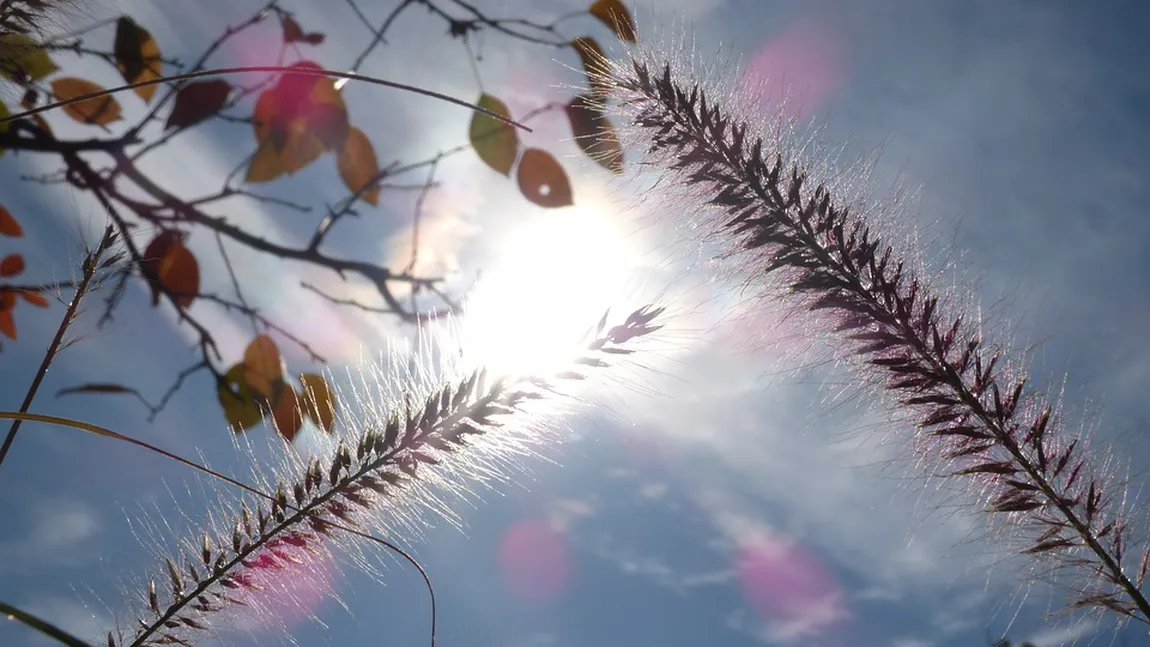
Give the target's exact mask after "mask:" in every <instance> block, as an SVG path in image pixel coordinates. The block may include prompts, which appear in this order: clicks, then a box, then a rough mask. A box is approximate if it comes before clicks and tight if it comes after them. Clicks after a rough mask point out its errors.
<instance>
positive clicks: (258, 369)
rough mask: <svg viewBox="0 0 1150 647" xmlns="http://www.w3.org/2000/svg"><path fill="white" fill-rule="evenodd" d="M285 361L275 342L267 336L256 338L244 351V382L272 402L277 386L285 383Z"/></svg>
mask: <svg viewBox="0 0 1150 647" xmlns="http://www.w3.org/2000/svg"><path fill="white" fill-rule="evenodd" d="M283 376H284V361H283V357H281V356H280V349H279V347H278V346H276V343H275V340H273V339H272V338H271V337H268V336H267V335H256V338H255V339H253V340H252V341H251V343H249V344H248V347H247V348H246V349H244V380H245V381H246V382H247V384H248V386H250V387H251V389H252V390H253V391H255V392H256V393H259V394H260V395H262V396H264V397H265V398H267V399H268V401H269V402H270V401H271V398H272V396H273V395H275V390H276V388H277V385H279V384H282V383H283V379H284V377H283Z"/></svg>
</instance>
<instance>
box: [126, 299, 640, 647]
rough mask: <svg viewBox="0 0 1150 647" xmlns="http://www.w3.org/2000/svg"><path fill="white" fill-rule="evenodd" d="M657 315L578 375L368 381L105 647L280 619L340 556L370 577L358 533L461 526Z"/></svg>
mask: <svg viewBox="0 0 1150 647" xmlns="http://www.w3.org/2000/svg"><path fill="white" fill-rule="evenodd" d="M661 314H662V309H661V308H655V307H644V308H640V309H638V310H636V311H634V312H632V313H631V314H630V315H628V316H627V317H625V318H623V320H622V321H620V322H618V323H613V322H612V321H611V320H610V319H609V318H608V316H607V315H604V317H603V319H601V320H600V321H599V323H598V325H597V326H595V327H594V329H593V331H592V333H591V334H590V335H589V337H588V339H587V340H586V341H585V342H584V343H583V345H582V351H581V352H580V353H579V354H578V356H577V357H574V358H573V360H572V362H571V364H570V366H568V367H566V368H564V369H563V370H561V371H559V372H555V373H551V374H544V375H495V374H492V373H489V372H488V371H486V370H485V369H483V368H482V367H467V366H462V365H460V364H458V363H456V362H455V361H454V360H453V359H452V358H449V357H444V356H442V355H441V356H440V361H439V362H438V364H439V365H438V366H436V367H434V368H432V367H430V365H429V364H428V363H427V360H426V358H420V360H418V361H417V362H416V363H415V364H414V365H412V364H409V363H402V365H403V366H405V368H404V369H403V370H402V373H401V372H396V373H395V374H390V375H388V376H387V377H386V379H384V383H383V384H374V385H372V384H370V383H369V382H367V381H364V382H363V383H362V384H361V385H360V386H359V387H357V388H356V389H354V391H353V393H352V396H353V400H354V401H353V402H348V401H346V399H345V402H344V403H343V405H344V406H343V407H342V408H343V409H344V410H347V409H359V411H361V413H360V414H359V415H357V416H345V417H344V419H342V420H341V421H340V422H339V424H338V425H337V426H338V427H339V429H340V431H339V432H338V435H337V437H336V439H335V440H334V441H333V442H332V446H331V447H330V449H328V450H326V451H323V452H320V454H319V455H317V456H312V457H301V458H296V459H292V458H290V457H289V458H288V459H286V460H285V464H284V465H283V466H282V467H281V469H280V470H278V472H279V473H278V476H274V477H270V478H268V479H267V480H265V481H264V482H262V483H258V484H257V488H258V489H259V490H260V491H262V492H264V493H266V494H267V495H268V496H267V497H261V496H256V495H254V494H251V493H248V494H245V495H244V496H243V497H242V498H241V499H239V502H238V503H232V504H230V505H228V504H222V507H221V509H219V510H215V511H213V513H212V515H211V516H212V523H211V524H210V525H209V526H208V527H207V528H206V529H205V530H204V531H203V532H198V533H196V534H195V535H194V536H191V537H185V538H184V539H183V540H181V541H180V542H179V544H178V548H177V549H176V550H175V551H174V552H172V553H170V554H169V555H168V556H166V557H164V558H163V559H162V563H161V565H160V567H159V568H158V569H157V571H156V572H154V573H153V574H152V575H151V576H150V577H149V578H148V579H147V580H146V582H145V583H144V585H143V586H142V587H141V590H142V592H140V593H137V595H136V597H137V598H138V599H139V600H140V603H139V604H138V605H137V608H136V610H135V611H134V614H133V615H132V616H131V617H130V618H128V619H126V620H125V621H124V622H123V623H122V624H121V626H120V627H119V628H117V629H116V630H114V631H112V632H110V633H109V634H108V635H107V643H108V645H110V646H112V647H121V646H125V645H132V646H133V647H142V646H144V645H165V644H194V643H195V642H196V641H197V638H198V637H203V636H207V635H211V634H212V633H214V632H216V631H218V630H220V629H222V628H226V627H229V626H234V621H235V619H236V618H237V615H236V612H237V610H242V614H243V615H244V616H247V617H256V618H260V617H268V616H274V615H275V611H276V608H277V607H279V606H282V605H283V604H285V603H292V602H293V601H294V600H293V598H294V597H295V596H296V595H297V594H296V592H295V591H294V589H293V586H294V585H295V584H296V582H294V581H293V578H297V579H298V578H299V577H300V576H301V575H303V576H307V577H313V578H314V577H316V576H317V574H319V573H320V569H322V568H329V566H330V565H331V564H332V562H333V560H335V559H336V558H337V557H339V556H343V557H348V558H350V560H351V562H352V563H353V564H355V565H356V566H357V567H358V568H363V567H367V568H369V569H371V568H372V567H371V566H370V564H369V563H368V562H369V561H370V560H368V559H365V552H364V551H365V550H366V549H367V548H368V547H369V546H368V545H367V544H366V543H365V541H366V540H365V539H363V538H362V537H361V536H357V535H356V534H355V533H365V534H372V533H375V534H378V535H379V536H381V537H383V538H387V539H389V540H390V539H393V538H397V537H398V538H403V540H410V539H412V538H413V537H416V536H418V535H419V534H420V532H421V531H422V527H423V526H424V524H426V523H427V520H426V516H427V512H428V511H429V510H432V511H435V512H438V513H440V514H441V515H442V516H444V517H445V518H447V519H448V520H449V521H453V514H452V512H451V507H450V506H449V505H448V503H449V502H450V501H451V500H452V499H454V498H458V497H461V496H462V497H469V496H472V495H473V493H474V488H475V486H476V485H477V484H480V483H491V482H494V481H499V480H502V479H507V478H509V477H510V475H512V474H513V473H514V472H516V471H518V470H520V469H522V467H521V459H522V457H523V455H524V454H525V453H527V452H530V451H531V446H532V441H533V437H535V436H538V434H537V432H540V431H545V430H546V429H548V428H552V427H553V426H554V425H556V424H557V423H558V420H557V416H556V415H555V412H556V411H557V410H558V408H557V407H556V404H561V403H562V401H563V398H564V394H565V393H567V392H568V391H569V389H568V388H567V387H568V386H569V385H570V384H572V383H576V382H578V381H580V380H583V379H587V378H594V377H596V376H597V375H598V374H601V373H604V372H605V371H608V372H609V370H610V368H611V367H612V365H615V364H618V363H620V362H621V361H626V360H628V359H629V357H628V356H629V355H631V353H633V352H634V351H635V350H636V348H637V347H638V342H640V341H641V340H642V338H645V337H647V336H649V335H650V334H651V333H653V332H655V331H656V330H658V328H659V327H660V325H659V324H657V323H655V320H656V319H657V318H658V317H659V316H660V315H661ZM397 378H398V379H397ZM232 500H233V501H234V500H235V499H232ZM454 522H455V523H458V521H457V520H455V521H454ZM371 548H372V549H373V550H375V549H376V547H371ZM273 619H274V618H273Z"/></svg>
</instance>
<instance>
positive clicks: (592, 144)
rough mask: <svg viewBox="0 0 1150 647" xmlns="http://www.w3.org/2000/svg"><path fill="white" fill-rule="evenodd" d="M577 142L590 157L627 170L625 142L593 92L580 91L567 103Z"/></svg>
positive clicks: (619, 170) (609, 167) (614, 168)
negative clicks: (580, 93)
mask: <svg viewBox="0 0 1150 647" xmlns="http://www.w3.org/2000/svg"><path fill="white" fill-rule="evenodd" d="M566 112H567V119H568V120H570V122H571V132H572V133H573V134H574V135H575V143H577V144H579V148H581V149H583V152H584V153H586V154H587V156H588V157H590V158H591V159H593V160H595V162H597V163H598V164H599V165H600V166H602V167H603V168H606V169H607V170H609V171H611V172H612V173H622V172H623V146H622V145H621V144H620V143H619V136H618V135H617V134H616V133H615V126H613V125H612V124H611V122H610V120H608V119H607V117H606V115H604V114H603V112H602V111H601V110H600V109H599V107H598V105H597V102H596V101H595V99H594V98H592V97H591V96H590V95H580V96H577V97H575V98H574V99H572V100H571V102H570V103H568V104H567V106H566Z"/></svg>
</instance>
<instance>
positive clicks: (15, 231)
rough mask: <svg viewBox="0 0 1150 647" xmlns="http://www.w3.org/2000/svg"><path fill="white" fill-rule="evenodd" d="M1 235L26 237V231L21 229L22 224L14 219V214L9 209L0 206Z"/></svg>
mask: <svg viewBox="0 0 1150 647" xmlns="http://www.w3.org/2000/svg"><path fill="white" fill-rule="evenodd" d="M0 235H3V236H11V237H13V238H19V237H21V236H23V235H24V230H23V229H21V228H20V223H18V222H16V219H15V218H13V217H12V213H11V212H10V211H8V209H7V208H5V207H3V206H0Z"/></svg>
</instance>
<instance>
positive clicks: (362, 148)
mask: <svg viewBox="0 0 1150 647" xmlns="http://www.w3.org/2000/svg"><path fill="white" fill-rule="evenodd" d="M338 166H339V176H340V177H341V178H343V183H344V184H345V185H347V188H348V190H349V191H351V192H352V193H357V194H359V198H360V199H361V200H363V201H364V202H366V203H368V204H372V205H374V204H378V203H379V186H378V184H377V185H376V186H373V187H371V188H370V189H366V190H365V189H364V187H366V186H367V185H368V183H369V182H371V181H372V180H373V179H375V176H376V174H377V173H379V161H378V160H377V159H376V157H375V149H374V148H372V146H371V142H370V141H368V139H367V135H364V134H363V131H362V130H360V129H359V128H355V127H352V129H351V132H350V133H349V134H348V136H347V139H346V140H345V141H344V143H343V150H341V151H340V152H339V160H338Z"/></svg>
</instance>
